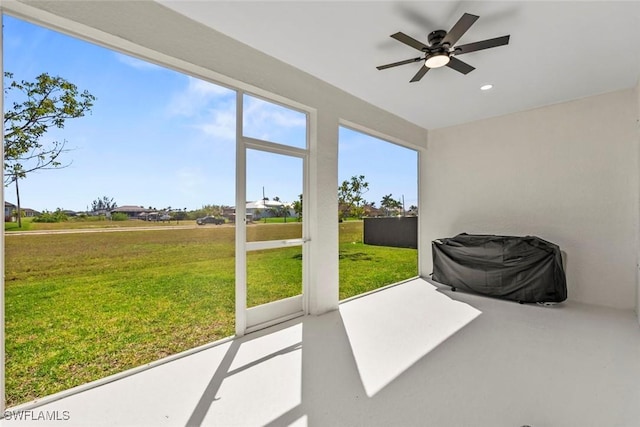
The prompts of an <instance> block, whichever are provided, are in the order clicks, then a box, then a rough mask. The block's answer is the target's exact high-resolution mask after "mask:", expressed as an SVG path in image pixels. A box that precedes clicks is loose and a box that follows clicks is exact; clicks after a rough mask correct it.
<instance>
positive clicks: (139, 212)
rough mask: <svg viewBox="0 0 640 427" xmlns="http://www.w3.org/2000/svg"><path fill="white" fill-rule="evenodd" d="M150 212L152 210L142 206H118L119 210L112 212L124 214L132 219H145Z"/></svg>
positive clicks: (112, 212) (112, 211)
mask: <svg viewBox="0 0 640 427" xmlns="http://www.w3.org/2000/svg"><path fill="white" fill-rule="evenodd" d="M148 212H150V209H145V208H143V207H142V206H133V205H125V206H118V207H117V208H115V209H112V210H111V214H114V213H123V214H126V215H127V216H128V217H129V218H132V219H138V218H143V217H145V216H146V214H147V213H148Z"/></svg>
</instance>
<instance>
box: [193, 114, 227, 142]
mask: <svg viewBox="0 0 640 427" xmlns="http://www.w3.org/2000/svg"><path fill="white" fill-rule="evenodd" d="M210 113H211V114H210V116H209V117H208V118H207V120H201V121H200V122H199V123H197V124H196V125H195V127H196V129H199V130H200V131H202V132H203V133H204V134H206V135H208V136H212V137H215V138H220V139H228V140H235V137H236V114H235V110H234V109H233V108H232V109H226V110H210Z"/></svg>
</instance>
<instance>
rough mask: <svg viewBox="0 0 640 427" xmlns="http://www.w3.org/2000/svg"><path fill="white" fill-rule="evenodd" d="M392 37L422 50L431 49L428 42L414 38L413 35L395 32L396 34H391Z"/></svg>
mask: <svg viewBox="0 0 640 427" xmlns="http://www.w3.org/2000/svg"><path fill="white" fill-rule="evenodd" d="M391 37H392V38H394V39H396V40H398V41H399V42H402V43H404V44H406V45H409V46H411V47H412V48H414V49H418V50H421V51H427V50H428V49H429V46H427V45H426V44H424V43H422V42H420V41H418V40H416V39H414V38H413V37H410V36H408V35H406V34H405V33H400V32H398V33H395V34H391Z"/></svg>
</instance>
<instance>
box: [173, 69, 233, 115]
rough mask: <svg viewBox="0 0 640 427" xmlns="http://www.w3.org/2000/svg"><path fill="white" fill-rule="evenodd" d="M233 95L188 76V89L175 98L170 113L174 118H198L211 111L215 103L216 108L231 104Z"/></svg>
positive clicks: (223, 88) (225, 89)
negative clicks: (208, 110) (204, 112)
mask: <svg viewBox="0 0 640 427" xmlns="http://www.w3.org/2000/svg"><path fill="white" fill-rule="evenodd" d="M233 94H234V93H233V91H232V90H230V89H227V88H225V87H223V86H219V85H216V84H213V83H209V82H206V81H204V80H200V79H196V78H194V77H191V76H187V87H186V88H185V89H183V90H182V91H180V92H178V93H176V94H175V95H174V96H173V98H172V100H171V103H170V105H169V106H168V112H169V114H170V115H172V116H184V117H197V116H199V115H201V114H202V112H203V111H206V110H207V109H210V108H211V104H212V103H213V102H216V107H217V106H218V105H220V104H221V103H223V104H229V103H230V101H231V99H234V98H232V97H231V96H232V95H233ZM230 97H231V99H230Z"/></svg>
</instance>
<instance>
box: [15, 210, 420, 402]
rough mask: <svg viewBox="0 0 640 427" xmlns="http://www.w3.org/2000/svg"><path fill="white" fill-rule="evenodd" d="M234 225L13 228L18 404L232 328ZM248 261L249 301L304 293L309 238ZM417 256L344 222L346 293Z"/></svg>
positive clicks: (258, 228)
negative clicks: (365, 238)
mask: <svg viewBox="0 0 640 427" xmlns="http://www.w3.org/2000/svg"><path fill="white" fill-rule="evenodd" d="M130 222H136V221H130ZM39 225H40V224H39ZM300 227H301V225H300V224H299V223H293V224H287V225H284V224H282V225H277V224H266V225H251V226H249V227H248V229H247V235H248V238H249V240H264V239H268V238H278V239H280V238H292V237H299V236H300V233H301V231H300ZM234 232H235V229H234V227H231V226H220V227H216V226H204V227H194V228H190V229H179V230H172V229H166V230H162V229H160V230H153V231H142V230H139V231H130V232H127V233H73V234H47V235H15V236H10V235H7V237H6V239H5V257H6V258H5V316H6V325H5V331H6V396H7V403H8V405H9V406H13V405H16V404H19V403H22V402H25V401H29V400H33V399H36V398H38V397H42V396H45V395H49V394H52V393H55V392H58V391H61V390H64V389H67V388H70V387H73V386H76V385H79V384H83V383H86V382H89V381H92V380H96V379H99V378H102V377H105V376H107V375H111V374H114V373H117V372H121V371H123V370H125V369H128V368H132V367H135V366H139V365H142V364H145V363H148V362H151V361H153V360H157V359H158V358H161V357H164V356H167V355H170V354H174V353H176V352H180V351H183V350H186V349H189V348H193V347H195V346H198V345H201V344H205V343H208V342H211V341H215V340H217V339H220V338H223V337H227V336H230V335H232V334H233V333H234V327H235V326H234V310H235V308H234V261H235V258H234ZM8 234H10V233H8ZM248 260H249V261H248V268H247V274H248V305H249V306H253V305H257V304H261V303H263V302H266V301H270V300H273V299H277V298H281V297H285V296H290V295H295V294H298V293H299V291H300V277H301V253H300V248H299V247H298V248H296V247H292V248H284V249H278V250H267V251H258V252H251V253H249V254H248ZM416 264H417V253H416V251H415V250H410V249H396V248H383V247H373V246H368V245H363V244H362V223H361V222H348V223H342V224H340V280H341V286H340V297H341V298H347V297H349V296H353V295H356V294H359V293H361V292H365V291H367V290H371V289H375V288H377V287H379V286H382V285H386V284H389V283H392V282H395V281H397V280H401V279H404V278H407V277H410V276H414V275H415V274H416V271H417V267H416Z"/></svg>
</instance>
